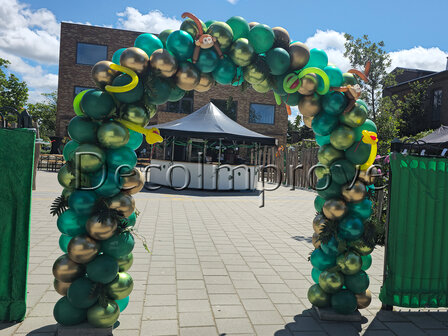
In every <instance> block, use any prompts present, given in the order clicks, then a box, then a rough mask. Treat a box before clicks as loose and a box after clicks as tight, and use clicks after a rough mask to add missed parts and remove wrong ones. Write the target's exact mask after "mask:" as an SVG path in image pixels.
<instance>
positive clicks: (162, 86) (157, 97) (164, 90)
mask: <svg viewBox="0 0 448 336" xmlns="http://www.w3.org/2000/svg"><path fill="white" fill-rule="evenodd" d="M170 93H171V85H170V82H169V81H168V80H166V79H164V78H160V77H156V78H154V79H153V80H151V81H148V82H146V84H145V95H146V97H147V99H146V100H145V104H153V105H161V104H165V103H166V102H167V101H168V99H169V97H170Z"/></svg>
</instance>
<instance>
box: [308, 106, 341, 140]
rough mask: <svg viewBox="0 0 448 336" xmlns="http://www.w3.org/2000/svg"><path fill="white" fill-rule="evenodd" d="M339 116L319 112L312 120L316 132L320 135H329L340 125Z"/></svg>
mask: <svg viewBox="0 0 448 336" xmlns="http://www.w3.org/2000/svg"><path fill="white" fill-rule="evenodd" d="M338 124H339V120H338V118H337V117H335V116H332V115H331V114H328V113H325V112H323V111H321V112H319V113H318V114H317V115H316V116H315V117H314V118H313V121H312V122H311V127H312V129H313V131H314V133H316V134H318V135H329V134H330V133H331V132H333V130H334V129H335V128H336V127H337V126H338Z"/></svg>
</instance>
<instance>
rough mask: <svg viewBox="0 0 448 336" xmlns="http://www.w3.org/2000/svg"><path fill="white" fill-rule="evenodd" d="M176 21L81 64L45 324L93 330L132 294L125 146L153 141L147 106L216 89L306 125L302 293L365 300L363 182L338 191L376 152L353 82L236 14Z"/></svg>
mask: <svg viewBox="0 0 448 336" xmlns="http://www.w3.org/2000/svg"><path fill="white" fill-rule="evenodd" d="M183 17H188V18H187V19H186V20H185V21H184V23H183V24H182V26H181V29H180V30H175V31H173V30H165V31H163V32H161V33H160V35H159V36H156V35H153V34H149V33H148V34H142V35H140V36H138V37H137V39H136V40H135V44H134V46H132V47H128V48H121V49H119V50H117V51H116V52H115V53H114V55H113V57H112V59H111V61H107V60H104V61H101V62H98V63H97V64H96V65H95V66H94V67H93V68H92V79H93V81H94V83H95V84H96V86H97V88H96V89H91V90H86V91H83V92H81V93H80V94H78V95H77V96H76V97H75V99H74V102H73V107H74V112H75V113H76V116H75V117H74V118H73V119H72V120H71V121H70V124H69V125H68V133H69V136H70V138H71V141H70V142H68V143H67V144H66V146H65V147H64V151H63V154H64V158H65V160H66V162H67V163H66V165H65V166H63V167H62V168H61V169H60V171H59V174H58V181H59V183H60V184H61V185H62V186H63V187H64V190H63V193H62V195H61V196H60V197H58V198H57V199H56V201H55V203H54V204H53V207H52V213H53V214H57V215H58V220H57V226H58V229H59V231H60V232H61V237H60V239H59V245H60V248H61V250H62V252H63V253H64V254H63V255H61V256H60V257H59V258H58V259H57V260H56V261H55V263H54V266H53V274H54V277H55V280H54V287H55V289H56V291H57V292H58V293H59V294H61V295H62V298H61V299H60V300H59V301H58V302H57V304H56V305H55V307H54V317H55V319H56V320H57V322H59V323H60V324H61V325H75V324H79V323H83V322H85V321H88V322H89V323H90V324H91V325H92V326H95V327H111V326H113V325H114V324H115V323H116V322H117V320H118V318H119V315H120V312H121V311H123V310H124V309H125V308H126V306H127V304H128V302H129V296H130V295H131V298H132V294H131V292H132V288H133V281H132V277H131V275H130V274H129V273H128V270H129V269H130V267H131V265H132V261H133V256H132V250H133V247H134V231H133V226H134V225H135V221H136V211H135V202H134V199H133V198H132V195H133V194H135V193H137V192H139V191H140V190H141V189H142V187H143V185H144V178H143V176H142V174H141V173H140V171H139V170H138V169H136V168H135V166H136V163H137V156H136V154H135V152H134V151H135V150H136V149H137V148H138V147H139V146H140V145H141V143H142V141H143V135H142V134H145V135H146V141H147V142H148V143H151V144H152V143H155V142H159V141H162V139H161V137H160V135H159V134H158V131H157V130H156V129H151V130H147V129H145V128H144V127H145V126H147V125H148V122H149V119H150V118H151V117H153V116H154V114H155V113H156V111H157V105H160V104H164V103H166V102H169V101H178V100H180V99H182V97H183V96H184V95H185V93H186V91H191V90H195V91H197V92H206V91H208V90H209V89H210V88H211V87H212V86H213V85H216V84H221V85H233V86H242V87H243V89H246V88H247V87H252V88H253V89H254V90H255V91H257V92H262V93H265V92H268V91H270V90H273V92H274V95H275V98H276V101H277V104H283V103H285V104H287V105H289V106H298V107H299V110H300V112H301V113H302V114H303V116H304V121H305V124H307V125H308V126H312V128H313V130H314V132H315V133H316V137H317V142H318V143H319V145H321V148H320V151H319V161H320V162H321V163H322V164H323V166H324V168H321V169H320V170H319V174H320V176H321V177H322V178H321V180H319V182H318V186H320V187H322V186H325V188H323V189H322V190H321V191H319V196H318V197H317V198H316V202H315V204H316V209H317V211H318V212H319V214H318V215H317V216H316V219H315V220H314V223H313V225H314V229H315V231H316V235H315V237H314V238H315V239H314V240H313V241H314V243H315V245H316V247H317V246H318V248H317V249H316V250H315V251H314V252H313V254H312V256H311V263H312V265H313V267H314V268H313V271H312V276H313V279H314V280H315V281H316V285H314V286H312V287H311V289H310V291H309V295H308V296H309V299H310V301H311V303H312V304H314V305H316V306H318V307H327V306H328V307H332V308H333V309H334V310H336V311H337V312H340V313H350V312H352V311H354V310H355V309H356V307H357V302H358V306H359V298H358V297H364V300H363V302H364V303H365V302H366V299H365V297H366V296H368V291H367V287H368V284H369V279H368V277H367V275H366V273H365V270H366V269H367V268H368V266H369V265H370V262H371V260H370V258H369V256H368V255H369V253H370V252H371V251H372V248H371V247H370V246H368V245H367V244H366V243H365V242H364V241H363V233H364V227H365V221H366V219H367V218H368V217H369V216H370V213H371V203H370V201H369V200H367V199H366V185H365V182H366V181H365V180H359V179H358V180H357V182H356V183H355V184H354V186H353V187H352V188H351V189H349V190H348V189H346V186H347V185H348V184H350V182H351V181H352V180H353V178H354V177H355V174H356V169H355V166H356V165H358V164H361V165H363V166H365V164H366V161H368V160H370V159H371V157H372V154H371V153H372V148H371V147H374V146H375V148H376V143H375V145H373V144H372V143H373V142H369V141H365V137H366V134H367V133H366V134H364V133H363V131H364V130H367V131H370V132H373V131H376V127H375V125H374V124H373V123H372V122H371V121H369V120H366V118H367V109H366V106H365V104H364V102H362V101H359V100H358V101H356V97H355V98H354V96H356V94H354V93H353V92H355V93H356V92H357V91H356V78H355V77H354V76H353V75H352V74H343V73H342V71H341V70H339V69H338V68H337V67H335V66H333V65H330V64H328V58H327V55H326V54H325V52H323V51H322V50H319V49H312V50H309V48H308V47H307V46H306V45H305V44H303V43H301V42H298V41H294V42H291V41H290V37H289V34H288V32H287V31H286V30H285V29H284V28H281V27H275V28H270V27H269V26H267V25H264V24H256V23H252V24H251V25H249V24H248V23H247V21H246V20H244V19H243V18H241V17H232V18H230V19H229V20H228V21H227V22H218V21H207V22H206V23H205V24H204V23H202V21H200V20H199V19H197V18H196V17H194V15H192V14H189V13H185V15H184V16H183ZM348 107H351V108H348ZM285 113H286V110H285ZM369 134H370V135H371V134H374V133H369ZM375 135H376V134H375ZM372 139H373V138H372ZM364 170H365V169H364ZM330 177H331V178H330ZM366 291H367V292H366Z"/></svg>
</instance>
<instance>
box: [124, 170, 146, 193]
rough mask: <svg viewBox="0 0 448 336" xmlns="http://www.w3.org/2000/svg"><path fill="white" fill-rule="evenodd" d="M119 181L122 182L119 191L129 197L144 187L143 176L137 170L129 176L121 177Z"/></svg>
mask: <svg viewBox="0 0 448 336" xmlns="http://www.w3.org/2000/svg"><path fill="white" fill-rule="evenodd" d="M121 181H122V182H123V186H122V187H121V190H122V191H123V192H125V193H127V194H129V195H134V194H136V193H138V192H139V191H140V190H142V188H143V186H144V185H145V176H144V175H143V174H142V173H141V172H140V170H139V169H137V168H134V169H133V170H132V172H130V173H129V175H127V174H126V175H125V176H122V177H121Z"/></svg>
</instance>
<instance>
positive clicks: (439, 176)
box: [380, 153, 448, 308]
mask: <svg viewBox="0 0 448 336" xmlns="http://www.w3.org/2000/svg"><path fill="white" fill-rule="evenodd" d="M390 165H391V174H392V175H391V189H390V195H391V196H390V209H389V212H390V213H389V229H388V241H387V249H386V265H385V267H386V277H385V281H384V284H383V286H382V288H381V293H380V299H381V301H382V302H383V303H384V304H387V305H393V306H400V307H411V308H418V307H447V304H448V300H447V298H448V159H443V158H431V157H417V156H411V155H408V156H405V155H402V154H400V153H393V154H392V155H391V160H390Z"/></svg>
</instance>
